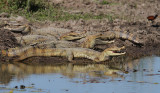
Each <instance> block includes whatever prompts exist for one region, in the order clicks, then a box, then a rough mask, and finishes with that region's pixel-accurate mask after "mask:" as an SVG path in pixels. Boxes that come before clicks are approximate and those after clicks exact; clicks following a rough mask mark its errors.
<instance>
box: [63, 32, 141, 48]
mask: <svg viewBox="0 0 160 93" xmlns="http://www.w3.org/2000/svg"><path fill="white" fill-rule="evenodd" d="M81 35H82V36H86V37H87V39H86V41H84V45H83V46H85V44H87V42H88V43H91V42H94V41H95V39H98V40H104V41H105V40H113V39H116V38H119V39H126V40H129V41H131V42H133V43H135V44H142V41H141V40H140V39H139V37H137V36H136V35H134V34H131V33H128V32H127V31H120V32H118V31H108V32H104V33H96V34H95V33H94V34H93V33H89V34H86V33H82V34H81ZM67 37H68V38H73V37H74V38H75V37H76V36H72V35H65V36H63V37H61V38H67ZM78 37H80V36H78ZM82 38H83V37H82ZM79 39H81V38H79ZM66 40H67V39H66ZM70 40H72V39H70ZM88 45H91V44H88ZM88 45H86V46H88ZM93 45H94V44H93Z"/></svg>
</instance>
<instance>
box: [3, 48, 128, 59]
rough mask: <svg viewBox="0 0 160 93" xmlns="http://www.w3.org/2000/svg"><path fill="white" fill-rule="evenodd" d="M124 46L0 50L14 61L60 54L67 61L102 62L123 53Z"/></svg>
mask: <svg viewBox="0 0 160 93" xmlns="http://www.w3.org/2000/svg"><path fill="white" fill-rule="evenodd" d="M124 48H125V47H120V48H118V47H113V48H107V49H105V50H104V51H103V52H98V51H95V50H92V49H88V48H46V49H42V48H36V47H24V48H19V49H18V48H16V49H9V50H8V51H6V50H2V55H3V56H8V57H18V58H16V59H15V60H14V61H21V60H24V59H26V58H29V57H34V56H47V57H50V56H62V57H67V58H68V60H69V61H72V60H73V58H87V59H90V60H93V61H95V62H102V61H106V60H109V57H110V56H119V55H124V54H125V52H121V50H122V49H124Z"/></svg>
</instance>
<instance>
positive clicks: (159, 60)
mask: <svg viewBox="0 0 160 93" xmlns="http://www.w3.org/2000/svg"><path fill="white" fill-rule="evenodd" d="M21 85H24V86H25V88H24V89H20V86H21ZM15 86H17V87H18V88H15ZM159 89H160V57H157V56H151V57H145V58H141V59H137V60H133V61H130V62H126V63H125V64H118V65H116V64H115V65H112V66H111V65H104V64H88V65H74V64H71V63H70V64H65V65H48V66H47V65H43V66H40V65H34V66H33V65H27V64H24V63H14V64H1V65H0V93H152V92H153V93H159Z"/></svg>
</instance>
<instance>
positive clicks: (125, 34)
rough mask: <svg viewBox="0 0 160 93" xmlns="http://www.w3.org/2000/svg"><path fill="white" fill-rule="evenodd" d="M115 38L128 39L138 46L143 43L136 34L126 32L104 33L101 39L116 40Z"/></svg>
mask: <svg viewBox="0 0 160 93" xmlns="http://www.w3.org/2000/svg"><path fill="white" fill-rule="evenodd" d="M115 38H120V39H126V40H129V41H131V42H133V43H136V44H141V42H142V41H141V40H140V39H139V37H137V36H136V35H134V34H131V33H128V32H126V31H120V32H118V31H108V32H105V33H103V34H102V36H101V37H100V39H103V40H106V39H107V40H108V39H115Z"/></svg>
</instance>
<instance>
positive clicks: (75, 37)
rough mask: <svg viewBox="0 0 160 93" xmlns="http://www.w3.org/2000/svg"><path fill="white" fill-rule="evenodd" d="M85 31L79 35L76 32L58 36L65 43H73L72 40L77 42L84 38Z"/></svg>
mask: <svg viewBox="0 0 160 93" xmlns="http://www.w3.org/2000/svg"><path fill="white" fill-rule="evenodd" d="M86 32H87V31H86V30H85V31H83V32H80V33H77V32H69V33H65V34H64V35H61V36H60V40H66V41H73V40H79V39H81V38H84V37H86V35H85V33H86Z"/></svg>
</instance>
